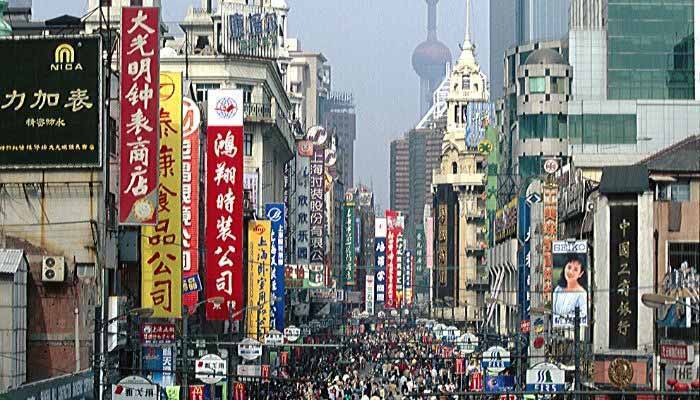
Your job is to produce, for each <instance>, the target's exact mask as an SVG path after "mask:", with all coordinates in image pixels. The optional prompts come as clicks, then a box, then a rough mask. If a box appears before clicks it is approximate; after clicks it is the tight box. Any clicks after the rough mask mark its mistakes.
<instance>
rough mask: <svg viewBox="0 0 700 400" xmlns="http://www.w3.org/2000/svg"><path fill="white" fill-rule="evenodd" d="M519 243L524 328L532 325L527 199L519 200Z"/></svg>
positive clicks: (519, 297) (519, 294) (521, 305)
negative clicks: (530, 322)
mask: <svg viewBox="0 0 700 400" xmlns="http://www.w3.org/2000/svg"><path fill="white" fill-rule="evenodd" d="M518 242H519V251H518V272H519V277H518V278H519V279H518V288H519V290H518V303H519V304H520V321H521V327H522V326H523V324H525V325H527V326H529V325H530V324H529V321H530V202H529V200H526V199H525V197H520V198H519V199H518ZM523 321H527V322H523ZM523 333H525V332H523Z"/></svg>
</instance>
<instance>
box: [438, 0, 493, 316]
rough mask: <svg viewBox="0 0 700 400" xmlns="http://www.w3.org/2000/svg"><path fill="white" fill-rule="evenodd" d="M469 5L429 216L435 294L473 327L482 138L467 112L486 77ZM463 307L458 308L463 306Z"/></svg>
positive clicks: (480, 256) (483, 96)
mask: <svg viewBox="0 0 700 400" xmlns="http://www.w3.org/2000/svg"><path fill="white" fill-rule="evenodd" d="M469 11H470V8H469V1H467V18H466V21H467V22H466V33H465V37H464V42H463V43H462V53H461V54H460V57H459V59H458V60H457V62H456V63H455V66H454V68H453V69H452V72H451V75H450V86H449V87H450V89H449V95H448V97H447V131H446V133H445V135H444V136H443V141H442V151H441V154H440V165H439V167H438V168H437V169H436V170H435V171H433V178H432V182H433V192H434V201H433V212H434V218H435V224H436V227H435V232H436V237H437V241H436V244H435V253H436V254H437V260H436V262H435V265H436V269H437V271H436V273H435V275H436V279H435V282H436V285H435V287H436V290H435V293H434V296H435V298H436V299H440V300H442V301H443V302H447V303H446V304H447V305H448V306H451V307H452V308H453V310H452V312H453V313H454V315H455V318H457V319H459V320H462V321H465V323H467V324H469V325H471V326H476V325H477V324H478V323H479V322H480V321H482V320H483V315H482V312H481V308H482V306H483V292H481V289H482V283H484V281H485V280H484V279H483V277H484V276H485V275H486V272H487V271H486V270H485V267H484V264H485V257H484V249H485V247H486V240H485V229H484V219H485V213H484V212H483V211H484V210H485V204H484V203H483V202H480V201H479V199H480V197H481V194H482V193H484V177H485V172H486V171H485V162H484V161H485V158H484V156H483V155H482V154H480V153H479V152H478V151H477V145H478V143H479V142H480V141H481V139H483V138H478V137H469V138H468V137H467V134H466V131H467V125H468V124H469V123H470V120H469V112H468V111H469V109H470V108H471V107H473V105H475V104H476V105H480V104H486V103H487V102H488V98H489V92H488V86H487V81H486V76H485V75H484V73H483V72H482V71H481V69H480V68H479V65H478V64H477V63H476V58H475V56H474V46H473V44H472V42H471V38H470V35H469ZM462 307H463V308H462Z"/></svg>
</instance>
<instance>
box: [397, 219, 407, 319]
mask: <svg viewBox="0 0 700 400" xmlns="http://www.w3.org/2000/svg"><path fill="white" fill-rule="evenodd" d="M402 219H403V216H401V215H399V216H398V217H397V221H401V220H402ZM397 224H398V226H399V228H398V229H397V230H396V306H397V307H401V306H402V305H403V301H404V288H405V287H406V282H405V272H406V266H407V265H408V262H407V260H406V254H405V253H406V242H405V241H404V237H403V229H401V228H400V227H401V222H398V223H397Z"/></svg>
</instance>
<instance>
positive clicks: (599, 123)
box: [518, 114, 637, 144]
mask: <svg viewBox="0 0 700 400" xmlns="http://www.w3.org/2000/svg"><path fill="white" fill-rule="evenodd" d="M518 121H519V138H520V139H521V140H524V139H568V140H570V141H571V143H573V144H634V143H636V141H637V116H636V115H634V114H584V115H569V116H568V120H567V116H566V115H559V114H539V115H527V116H521V117H520V118H519V120H518Z"/></svg>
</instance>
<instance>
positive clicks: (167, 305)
mask: <svg viewBox="0 0 700 400" xmlns="http://www.w3.org/2000/svg"><path fill="white" fill-rule="evenodd" d="M160 75H161V76H160V81H161V82H172V87H170V86H161V87H160V106H161V109H160V112H159V116H160V117H159V120H160V129H159V130H158V132H160V133H159V134H160V146H159V148H158V159H159V162H158V164H157V166H158V168H157V171H158V178H159V186H158V210H157V211H158V223H157V224H156V225H155V226H142V227H141V253H142V254H141V306H142V307H145V308H152V309H153V318H179V317H180V316H181V315H182V247H181V245H180V244H181V240H182V74H181V73H179V72H161V74H160Z"/></svg>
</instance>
